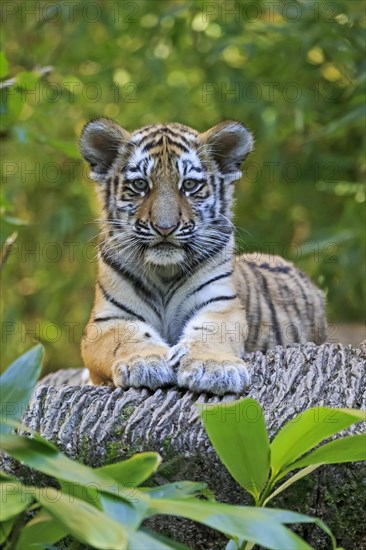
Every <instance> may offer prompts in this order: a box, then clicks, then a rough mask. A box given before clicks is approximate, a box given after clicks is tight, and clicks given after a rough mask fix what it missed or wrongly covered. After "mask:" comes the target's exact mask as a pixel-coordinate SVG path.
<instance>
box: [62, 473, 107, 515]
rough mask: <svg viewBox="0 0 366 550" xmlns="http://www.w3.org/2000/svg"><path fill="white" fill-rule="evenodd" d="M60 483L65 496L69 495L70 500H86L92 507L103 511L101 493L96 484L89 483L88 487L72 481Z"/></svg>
mask: <svg viewBox="0 0 366 550" xmlns="http://www.w3.org/2000/svg"><path fill="white" fill-rule="evenodd" d="M58 482H59V483H60V486H61V489H62V492H63V493H64V494H65V495H69V496H70V498H71V499H72V498H74V497H76V498H79V499H80V500H85V502H87V503H88V504H90V505H91V506H95V507H96V508H98V509H99V510H102V505H101V502H100V499H101V493H100V492H99V491H98V489H97V488H96V486H95V483H89V484H88V485H82V484H80V483H72V482H71V481H61V480H58Z"/></svg>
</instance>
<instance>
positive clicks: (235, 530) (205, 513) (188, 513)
mask: <svg viewBox="0 0 366 550" xmlns="http://www.w3.org/2000/svg"><path fill="white" fill-rule="evenodd" d="M156 514H170V515H175V516H182V517H185V518H188V519H191V520H193V521H197V522H199V523H203V524H204V525H207V526H208V527H212V528H213V529H216V530H217V531H220V532H221V533H224V534H226V535H227V536H230V537H239V538H242V539H244V540H247V541H251V542H254V543H256V544H262V545H263V546H265V547H267V548H270V549H273V550H300V549H304V550H305V549H306V550H308V549H310V548H311V546H309V545H308V544H307V543H306V542H305V541H303V540H302V539H301V538H300V537H298V536H297V535H295V533H293V532H292V531H290V530H289V529H287V528H286V527H285V526H284V525H282V524H283V523H301V522H306V523H308V522H309V523H315V522H316V520H315V519H313V518H310V517H309V516H305V515H303V514H297V513H295V512H286V511H284V510H269V509H268V510H267V509H264V508H257V507H250V506H248V507H244V506H230V505H229V504H221V503H213V502H200V501H189V500H169V499H153V500H152V501H151V504H150V508H149V515H156Z"/></svg>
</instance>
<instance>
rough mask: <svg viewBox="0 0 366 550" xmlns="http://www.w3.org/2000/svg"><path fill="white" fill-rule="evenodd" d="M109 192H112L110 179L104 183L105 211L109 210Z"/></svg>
mask: <svg viewBox="0 0 366 550" xmlns="http://www.w3.org/2000/svg"><path fill="white" fill-rule="evenodd" d="M111 191H112V178H108V179H107V181H106V190H105V204H106V207H107V210H109V203H110V199H111Z"/></svg>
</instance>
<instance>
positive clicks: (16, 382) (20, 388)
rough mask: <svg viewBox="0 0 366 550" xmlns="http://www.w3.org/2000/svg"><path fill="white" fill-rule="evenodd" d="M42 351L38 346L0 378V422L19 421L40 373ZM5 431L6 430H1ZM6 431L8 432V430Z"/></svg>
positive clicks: (13, 364) (19, 359)
mask: <svg viewBox="0 0 366 550" xmlns="http://www.w3.org/2000/svg"><path fill="white" fill-rule="evenodd" d="M43 355H44V349H43V346H41V345H40V344H38V345H37V346H35V347H34V348H32V349H30V350H29V351H27V352H26V353H24V355H22V356H21V357H19V358H18V359H17V360H16V361H14V363H12V364H11V365H10V367H8V368H7V370H6V371H5V372H4V374H2V375H1V377H0V384H1V408H0V416H1V420H2V422H6V421H7V420H9V419H10V420H20V418H21V417H22V416H23V414H24V413H25V411H26V408H27V406H28V403H29V400H30V398H31V396H32V393H33V390H34V387H35V385H36V382H37V380H38V377H39V374H40V372H41V367H42V361H43ZM2 431H6V428H5V427H4V429H2ZM7 431H10V429H9V428H8V430H7Z"/></svg>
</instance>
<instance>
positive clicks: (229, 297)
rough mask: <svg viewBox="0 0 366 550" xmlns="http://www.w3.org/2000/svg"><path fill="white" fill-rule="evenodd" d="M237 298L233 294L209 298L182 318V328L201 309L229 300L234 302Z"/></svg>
mask: <svg viewBox="0 0 366 550" xmlns="http://www.w3.org/2000/svg"><path fill="white" fill-rule="evenodd" d="M235 298H237V295H236V294H233V295H232V296H216V297H215V298H210V300H206V302H202V304H200V305H199V306H196V307H194V308H193V309H191V311H190V312H189V313H188V314H187V315H186V316H185V317H184V319H183V323H182V326H183V327H184V326H185V324H186V323H187V321H189V320H190V319H191V318H192V317H193V316H195V315H196V313H198V312H199V311H200V310H201V309H202V308H204V307H206V306H208V305H210V304H214V303H215V302H224V301H229V300H235Z"/></svg>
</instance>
